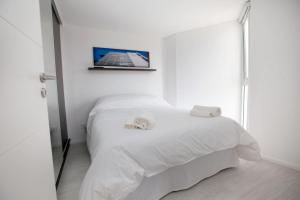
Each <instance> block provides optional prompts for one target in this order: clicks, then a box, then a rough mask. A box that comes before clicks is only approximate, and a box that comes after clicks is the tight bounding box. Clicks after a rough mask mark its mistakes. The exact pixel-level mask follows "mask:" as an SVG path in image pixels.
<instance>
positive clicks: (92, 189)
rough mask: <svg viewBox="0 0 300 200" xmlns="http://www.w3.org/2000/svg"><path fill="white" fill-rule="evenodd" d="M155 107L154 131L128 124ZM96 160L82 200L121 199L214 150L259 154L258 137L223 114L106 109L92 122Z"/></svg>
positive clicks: (92, 148)
mask: <svg viewBox="0 0 300 200" xmlns="http://www.w3.org/2000/svg"><path fill="white" fill-rule="evenodd" d="M144 112H150V113H152V114H153V115H154V116H155V119H156V126H155V128H154V129H153V130H137V129H125V128H124V123H125V121H126V120H127V119H128V118H130V117H131V116H132V115H135V114H139V113H144ZM87 144H88V148H89V151H90V154H91V159H92V163H91V166H90V168H89V170H88V172H87V174H86V176H85V178H84V181H83V183H82V186H81V190H80V200H122V199H124V198H125V197H126V196H127V195H128V194H129V193H130V192H132V191H134V190H135V189H136V188H137V187H138V186H139V184H140V183H141V181H142V179H143V177H151V176H153V175H156V174H158V173H160V172H162V171H164V170H166V169H168V168H170V167H173V166H177V165H182V164H185V163H187V162H189V161H191V160H193V159H196V158H198V157H201V156H203V155H207V154H210V153H212V152H215V151H220V150H225V149H229V148H233V147H236V149H237V152H238V154H239V156H240V157H241V158H244V159H248V160H254V159H258V158H259V157H260V155H259V148H258V145H257V143H256V142H255V140H254V139H253V138H252V137H251V136H250V135H249V134H248V133H247V132H246V131H245V130H244V129H242V128H241V127H240V126H239V125H238V124H237V123H236V122H234V121H233V120H231V119H228V118H224V117H215V118H199V117H192V116H190V114H189V111H185V110H178V109H174V108H172V107H171V106H161V105H151V106H150V105H148V106H144V107H143V106H142V107H136V108H126V107H125V108H114V109H102V108H98V107H97V106H96V107H95V108H94V109H93V111H92V112H91V113H90V117H89V122H88V138H87Z"/></svg>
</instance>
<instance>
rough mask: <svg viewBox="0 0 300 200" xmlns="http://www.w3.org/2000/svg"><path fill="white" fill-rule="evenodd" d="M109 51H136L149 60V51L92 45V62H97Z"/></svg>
mask: <svg viewBox="0 0 300 200" xmlns="http://www.w3.org/2000/svg"><path fill="white" fill-rule="evenodd" d="M109 52H119V53H138V54H141V55H142V56H144V57H146V58H147V60H148V61H149V52H148V51H136V50H126V49H112V48H100V47H93V56H94V63H95V62H97V61H98V60H99V59H100V58H102V57H104V56H105V55H106V54H107V53H109Z"/></svg>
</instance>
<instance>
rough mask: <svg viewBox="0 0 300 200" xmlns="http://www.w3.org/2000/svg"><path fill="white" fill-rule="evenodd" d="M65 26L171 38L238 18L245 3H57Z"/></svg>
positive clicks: (160, 0)
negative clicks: (177, 33)
mask: <svg viewBox="0 0 300 200" xmlns="http://www.w3.org/2000/svg"><path fill="white" fill-rule="evenodd" d="M56 1H57V4H58V6H59V8H60V11H61V15H62V18H63V23H66V24H72V25H78V26H85V27H93V28H100V29H103V30H111V31H121V32H135V33H151V34H158V35H160V36H167V35H170V34H173V33H176V32H181V31H186V30H189V29H193V28H199V27H204V26H209V25H213V24H218V23H222V22H226V21H230V20H235V19H237V18H238V16H239V14H240V12H241V10H242V7H243V4H244V2H245V0H56Z"/></svg>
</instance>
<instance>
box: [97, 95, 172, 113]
mask: <svg viewBox="0 0 300 200" xmlns="http://www.w3.org/2000/svg"><path fill="white" fill-rule="evenodd" d="M145 106H169V104H168V103H167V102H166V101H165V100H164V99H163V98H161V97H157V96H152V95H140V94H120V95H109V96H103V97H100V98H99V99H98V101H97V103H96V105H95V108H97V109H103V110H104V109H118V108H136V107H145Z"/></svg>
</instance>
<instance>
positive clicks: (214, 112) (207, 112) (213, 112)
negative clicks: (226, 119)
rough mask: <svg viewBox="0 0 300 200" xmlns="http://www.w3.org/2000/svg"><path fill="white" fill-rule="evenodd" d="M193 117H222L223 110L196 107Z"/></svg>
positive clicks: (192, 112) (192, 113) (193, 110)
mask: <svg viewBox="0 0 300 200" xmlns="http://www.w3.org/2000/svg"><path fill="white" fill-rule="evenodd" d="M191 115H192V116H196V117H218V116H220V115H221V108H219V107H208V106H199V105H195V106H194V107H193V109H192V110H191Z"/></svg>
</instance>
